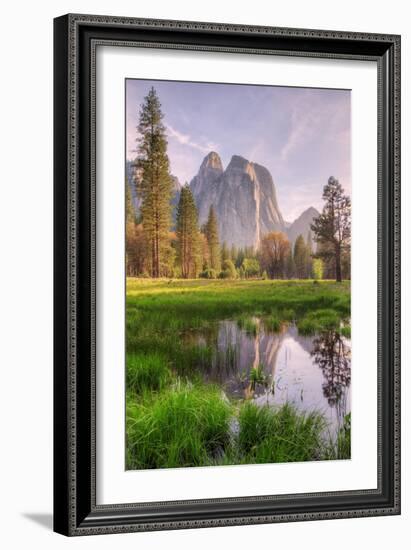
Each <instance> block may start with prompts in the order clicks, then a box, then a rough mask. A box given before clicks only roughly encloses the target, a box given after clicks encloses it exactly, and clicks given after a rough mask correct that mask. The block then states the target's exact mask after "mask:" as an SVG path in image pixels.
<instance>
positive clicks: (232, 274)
mask: <svg viewBox="0 0 411 550" xmlns="http://www.w3.org/2000/svg"><path fill="white" fill-rule="evenodd" d="M219 277H220V279H236V278H237V270H236V268H235V265H234V264H233V262H232V261H231V260H224V262H223V269H222V271H221V273H220V275H219Z"/></svg>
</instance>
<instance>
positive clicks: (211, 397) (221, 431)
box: [127, 383, 231, 469]
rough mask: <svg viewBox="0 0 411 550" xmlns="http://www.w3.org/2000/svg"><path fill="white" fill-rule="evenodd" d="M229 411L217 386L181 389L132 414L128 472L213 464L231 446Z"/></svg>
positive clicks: (184, 386) (140, 405) (132, 407)
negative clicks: (131, 470) (129, 470)
mask: <svg viewBox="0 0 411 550" xmlns="http://www.w3.org/2000/svg"><path fill="white" fill-rule="evenodd" d="M230 416H231V407H230V405H229V404H228V403H227V402H226V401H225V400H223V399H222V398H221V392H220V391H219V390H218V389H217V388H215V387H213V386H191V385H188V384H181V383H177V384H176V385H175V386H173V387H171V388H169V389H168V390H165V391H163V392H162V393H161V394H160V395H159V396H158V397H157V398H154V399H152V398H150V397H146V398H145V399H143V400H142V402H141V403H137V402H132V403H130V404H129V406H128V409H127V441H128V445H127V447H128V453H127V468H128V469H146V468H176V467H186V466H205V465H207V464H211V463H212V462H213V460H215V457H216V456H217V455H218V454H219V453H223V452H224V449H225V448H226V447H227V446H228V445H229V441H230V431H229V422H230Z"/></svg>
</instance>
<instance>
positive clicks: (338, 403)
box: [311, 330, 351, 419]
mask: <svg viewBox="0 0 411 550" xmlns="http://www.w3.org/2000/svg"><path fill="white" fill-rule="evenodd" d="M311 355H312V356H313V358H314V362H315V363H316V364H317V365H318V366H319V367H320V368H321V370H322V373H323V376H324V379H325V381H324V382H323V385H322V387H323V394H324V397H325V398H326V399H327V401H328V404H329V405H330V407H335V408H336V410H337V414H338V417H339V419H342V418H343V416H344V415H345V414H346V399H347V391H346V388H347V387H348V386H349V385H350V382H351V348H350V347H349V346H348V345H347V343H346V341H344V339H343V338H342V337H341V336H340V334H338V332H335V331H333V330H329V331H325V332H323V333H321V335H319V336H318V337H316V338H314V340H313V349H312V351H311Z"/></svg>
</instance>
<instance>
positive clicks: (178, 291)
mask: <svg viewBox="0 0 411 550" xmlns="http://www.w3.org/2000/svg"><path fill="white" fill-rule="evenodd" d="M126 300H127V301H126V369H127V371H126V403H127V412H126V416H127V418H126V427H127V455H126V467H127V469H147V468H174V467H187V466H207V465H224V464H257V463H273V462H300V461H309V460H327V459H336V458H349V456H350V422H349V417H348V415H347V417H346V420H345V422H344V426H342V427H341V429H340V430H339V432H338V433H337V434H336V435H335V436H334V437H331V436H325V435H324V434H327V421H326V419H325V417H324V415H323V414H321V413H320V412H318V411H310V412H307V413H303V412H301V411H298V410H297V409H296V408H295V406H294V405H293V404H292V403H285V404H284V405H282V406H281V407H274V408H273V407H269V406H268V405H267V406H261V405H257V404H256V403H255V402H254V401H253V399H248V398H246V397H244V398H242V399H236V400H233V399H230V398H229V397H227V395H226V394H225V393H224V391H223V388H222V387H220V386H219V385H218V384H216V383H214V382H211V381H209V380H207V378H206V377H204V375H203V374H204V372H207V369H210V368H211V364H212V362H213V360H214V359H213V358H215V353H216V350H215V347H213V345H212V342H211V343H210V342H202V343H199V341H198V339H196V338H193V337H190V335H191V334H195V333H196V331H199V330H203V331H206V330H208V329H210V330H212V327H213V326H214V325H215V323H216V322H217V321H220V320H224V319H230V320H234V321H235V322H236V323H237V324H238V327H240V328H241V330H243V331H245V332H246V333H247V334H250V335H255V334H256V333H257V332H258V330H259V325H258V324H257V323H256V321H255V319H256V318H259V319H261V320H262V323H263V325H264V327H265V330H267V331H268V330H270V331H272V333H276V332H280V331H281V330H282V327H283V326H285V325H290V324H292V325H293V326H295V327H297V329H298V332H299V333H300V334H301V335H315V334H318V333H321V332H322V331H335V332H337V333H340V334H341V335H342V336H344V337H347V338H348V337H349V336H350V284H349V282H343V283H335V282H331V281H324V280H321V281H312V280H304V281H298V280H290V281H284V280H224V279H222V280H221V279H219V280H205V279H195V280H181V279H178V280H177V279H176V280H173V279H157V280H153V279H137V278H129V279H128V280H127V298H126ZM233 362H235V357H234V356H233ZM234 367H235V365H233V368H234ZM261 376H262V375H261V373H260V371H259V367H255V368H253V369H251V376H250V388H251V391H253V390H254V387H255V385H256V384H258V383H261V384H262V383H264V380H263V379H262V378H261Z"/></svg>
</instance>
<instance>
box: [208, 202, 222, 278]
mask: <svg viewBox="0 0 411 550" xmlns="http://www.w3.org/2000/svg"><path fill="white" fill-rule="evenodd" d="M205 234H206V237H207V242H208V248H209V254H210V260H209V263H210V267H211V269H215V270H216V271H217V272H219V271H220V270H221V256H220V241H219V238H218V226H217V216H216V214H215V211H214V207H213V206H212V205H211V206H210V211H209V213H208V220H207V223H206V226H205Z"/></svg>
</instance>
